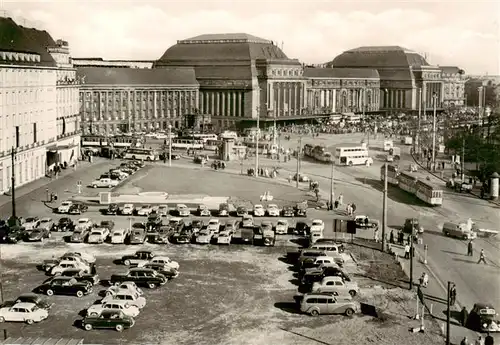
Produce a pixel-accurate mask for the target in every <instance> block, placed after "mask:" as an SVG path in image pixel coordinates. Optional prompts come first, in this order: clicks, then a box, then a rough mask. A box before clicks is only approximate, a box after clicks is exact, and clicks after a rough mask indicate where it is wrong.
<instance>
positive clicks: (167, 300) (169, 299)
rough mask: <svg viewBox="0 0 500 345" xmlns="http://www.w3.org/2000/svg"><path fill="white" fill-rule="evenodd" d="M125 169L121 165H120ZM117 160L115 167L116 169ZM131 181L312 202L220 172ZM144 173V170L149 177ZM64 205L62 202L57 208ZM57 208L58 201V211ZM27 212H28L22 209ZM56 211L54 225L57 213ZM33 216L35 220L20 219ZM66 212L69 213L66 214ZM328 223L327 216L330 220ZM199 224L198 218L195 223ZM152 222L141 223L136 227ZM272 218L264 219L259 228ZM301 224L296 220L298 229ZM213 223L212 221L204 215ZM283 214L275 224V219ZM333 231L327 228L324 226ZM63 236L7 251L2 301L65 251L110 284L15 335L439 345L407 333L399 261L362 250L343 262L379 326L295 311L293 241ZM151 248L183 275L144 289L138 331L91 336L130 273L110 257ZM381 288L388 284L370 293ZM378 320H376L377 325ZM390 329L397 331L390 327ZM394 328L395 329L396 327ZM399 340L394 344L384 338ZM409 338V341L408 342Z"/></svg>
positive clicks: (114, 340) (12, 331)
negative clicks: (98, 313)
mask: <svg viewBox="0 0 500 345" xmlns="http://www.w3.org/2000/svg"><path fill="white" fill-rule="evenodd" d="M118 164H119V163H118ZM118 164H117V165H118ZM146 169H147V170H144V171H143V172H141V170H140V171H139V172H138V173H136V174H134V175H133V176H132V177H130V178H129V179H127V180H126V182H125V183H123V184H122V185H121V186H120V187H118V190H119V192H120V193H132V192H135V193H137V192H145V191H159V190H161V191H168V192H169V194H183V195H199V194H205V195H212V196H213V195H217V196H222V195H224V196H230V197H232V198H233V200H235V202H236V203H237V202H245V203H249V204H255V203H260V202H259V196H260V195H261V194H262V192H263V191H266V190H269V191H270V192H271V193H272V194H273V195H274V197H275V200H274V201H273V202H275V203H277V204H278V205H280V206H281V207H282V206H283V205H285V204H293V203H294V202H297V201H302V200H304V198H307V197H308V196H307V195H305V193H304V192H303V191H300V190H297V189H295V188H293V187H290V186H282V185H275V184H270V183H269V182H268V181H266V180H264V181H261V182H255V180H254V179H249V178H248V177H244V176H234V175H230V174H225V173H223V172H213V171H199V170H189V169H181V168H170V169H167V168H164V167H159V166H154V167H150V168H146ZM146 172H147V174H146ZM60 201H62V200H59V202H60ZM58 204H59V203H53V205H51V206H53V207H56V206H57V205H58ZM25 209H26V208H25ZM99 209H100V207H90V208H89V211H88V212H87V213H85V214H83V215H82V216H71V218H73V219H77V218H79V217H89V218H91V219H92V220H93V221H94V222H100V221H101V220H104V219H108V220H113V221H114V222H115V228H119V227H127V226H128V224H129V222H130V220H129V219H128V218H129V217H127V216H103V215H102V214H101V213H100V211H99ZM45 212H46V213H44V214H36V215H37V216H40V217H42V216H47V215H51V216H52V217H53V218H54V219H55V220H56V219H58V218H59V217H60V216H59V215H55V214H51V213H50V210H49V208H46V211H45ZM322 212H323V211H316V210H310V217H309V219H308V221H309V222H310V220H311V218H322V219H325V220H326V215H325V214H324V213H322ZM23 216H25V217H26V216H28V215H23ZM61 216H62V215H61ZM328 217H329V216H328ZM190 218H194V217H190ZM138 219H143V221H145V217H142V218H141V217H137V216H135V217H134V222H135V221H139V220H138ZM261 219H262V220H264V219H269V218H260V219H258V222H260V221H261ZM299 219H300V220H303V219H304V218H297V219H290V221H291V223H292V224H293V222H295V221H296V220H299ZM205 220H207V218H205ZM275 221H276V218H273V222H275ZM327 228H328V226H327ZM65 235H67V234H64V233H53V236H52V238H51V239H50V240H48V241H46V242H45V243H43V244H40V243H25V242H20V243H18V244H15V245H3V244H2V245H0V246H1V248H0V252H1V256H0V258H1V260H0V270H1V271H2V276H1V277H2V286H3V297H4V300H11V299H15V298H16V297H17V296H18V295H19V294H20V293H25V292H29V291H31V290H32V289H34V288H35V287H37V286H38V285H39V284H40V283H42V282H43V281H44V280H45V279H47V277H46V276H45V274H44V272H41V271H38V270H37V268H36V266H37V265H39V264H41V263H42V261H43V260H44V259H50V258H53V257H59V256H61V255H62V254H64V253H65V252H68V251H72V250H74V251H85V252H88V253H90V254H93V255H95V256H96V257H97V273H98V274H99V277H100V278H101V279H102V280H103V281H102V284H99V285H97V286H96V287H95V289H94V292H93V293H92V294H91V295H89V296H85V297H83V298H81V299H79V298H76V297H66V296H52V297H50V300H51V301H53V302H54V303H55V305H54V307H53V309H52V310H51V311H50V315H49V318H48V319H47V320H45V321H43V322H42V323H40V324H34V325H25V324H15V323H5V324H3V327H4V328H5V329H6V330H7V334H8V336H10V337H19V336H24V337H52V338H54V337H66V338H85V339H86V342H87V343H101V344H124V343H127V344H144V343H155V344H192V343H200V344H214V343H218V344H252V345H253V344H270V343H282V344H304V345H305V344H311V342H312V340H311V338H312V339H315V340H319V341H322V342H325V343H329V344H334V343H343V342H344V343H345V342H347V341H348V340H347V339H349V342H352V343H364V342H367V341H369V342H371V343H378V344H384V345H386V344H392V343H397V342H399V343H401V342H405V343H406V344H421V345H426V344H433V343H435V342H436V340H437V339H438V336H437V331H436V332H435V333H433V332H434V331H433V328H432V327H431V325H428V329H429V330H430V332H428V334H426V335H422V336H420V337H419V338H416V337H415V336H410V335H408V334H407V326H408V322H407V314H408V313H409V314H411V313H412V310H413V308H414V300H413V299H414V296H411V295H409V294H408V293H407V292H405V291H403V290H401V289H397V288H396V289H394V285H400V284H401V285H404V284H405V282H404V280H405V276H404V274H403V273H402V271H401V269H400V267H399V266H398V265H397V264H396V263H395V262H394V260H393V259H392V258H391V257H390V256H389V255H386V254H383V253H380V252H379V251H375V250H372V249H370V248H367V247H365V246H364V245H363V244H361V245H353V246H347V252H349V253H352V254H353V257H354V259H355V260H356V262H354V261H352V262H350V263H349V264H348V265H346V268H345V270H346V272H348V273H349V274H351V275H352V276H353V278H354V279H355V280H356V281H357V282H358V284H359V286H360V288H361V291H360V295H359V297H357V298H359V299H360V300H363V301H367V302H372V303H373V304H375V305H377V306H380V307H381V308H383V310H384V313H385V314H386V315H390V317H384V318H380V320H379V321H380V322H374V318H372V317H370V316H359V315H358V316H356V315H355V316H354V317H352V318H347V317H345V316H342V315H338V316H321V317H319V318H313V317H309V316H307V315H303V314H300V313H298V312H297V310H296V308H295V307H294V304H293V296H294V294H295V293H296V292H297V285H295V284H296V277H295V276H294V273H295V272H294V271H293V270H292V269H291V266H290V265H289V264H288V263H287V262H286V260H285V259H284V258H285V256H286V252H287V251H288V250H291V249H293V248H296V247H297V244H296V243H297V241H296V240H295V238H294V236H291V235H283V236H279V237H278V241H277V243H276V246H275V247H255V246H250V245H236V244H232V245H230V246H217V245H194V244H187V245H173V244H166V245H154V244H149V243H146V244H144V245H135V246H134V245H111V244H100V245H90V244H85V243H83V244H73V243H65V242H64V241H63V236H65ZM141 249H147V250H153V251H155V252H157V253H158V254H163V255H167V256H168V257H170V258H171V259H172V260H175V261H177V262H179V264H180V270H179V271H180V275H179V276H178V277H177V278H175V279H173V280H171V281H169V282H168V283H167V284H166V285H165V286H163V287H161V288H159V289H155V290H147V289H146V290H145V297H146V299H147V305H146V307H145V308H144V309H143V310H142V311H141V314H140V315H139V316H138V317H137V319H136V324H135V326H134V327H133V328H132V329H130V330H126V331H124V332H123V333H118V332H115V331H112V330H109V331H107V330H102V331H101V330H94V331H90V332H87V331H84V330H82V329H81V328H80V327H78V322H77V321H78V320H80V319H81V318H82V316H81V315H83V313H84V310H85V309H86V308H87V307H88V306H90V305H91V304H93V303H94V302H95V301H96V300H97V299H99V298H100V297H99V291H100V290H103V289H106V281H107V279H109V278H110V276H111V274H113V273H120V272H125V271H126V270H127V267H125V266H122V265H117V264H115V263H114V262H113V261H114V260H115V259H118V258H120V257H121V256H122V255H125V254H131V253H134V252H135V251H137V250H141ZM374 285H378V286H381V288H380V289H373V288H372V287H373V286H374ZM377 320H378V319H377ZM388 326H391V327H390V328H389V327H388ZM389 329H390V330H389ZM396 335H397V339H398V341H397V342H392V341H385V340H384V339H389V338H388V337H389V336H391V338H390V339H392V336H394V337H395V336H396ZM405 335H407V336H405Z"/></svg>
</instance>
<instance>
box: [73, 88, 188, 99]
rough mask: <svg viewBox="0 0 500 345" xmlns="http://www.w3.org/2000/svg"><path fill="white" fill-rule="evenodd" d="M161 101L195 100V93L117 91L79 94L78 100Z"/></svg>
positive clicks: (83, 92) (82, 92)
mask: <svg viewBox="0 0 500 345" xmlns="http://www.w3.org/2000/svg"><path fill="white" fill-rule="evenodd" d="M155 96H156V99H162V100H168V99H171V100H174V99H193V100H195V99H196V91H175V90H171V91H170V90H169V91H119V92H116V91H115V92H106V91H103V92H100V91H94V92H85V91H81V92H80V100H81V101H83V99H85V100H89V101H90V100H94V101H99V100H101V101H106V100H116V101H118V100H123V99H125V100H134V99H135V100H143V101H147V100H150V101H152V100H154V99H155Z"/></svg>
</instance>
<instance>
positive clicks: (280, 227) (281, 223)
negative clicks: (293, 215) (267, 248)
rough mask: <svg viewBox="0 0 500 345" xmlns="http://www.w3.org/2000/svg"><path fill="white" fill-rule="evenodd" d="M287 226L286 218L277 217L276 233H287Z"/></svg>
mask: <svg viewBox="0 0 500 345" xmlns="http://www.w3.org/2000/svg"><path fill="white" fill-rule="evenodd" d="M288 227H289V225H288V220H286V219H278V222H277V223H276V234H277V235H286V234H287V233H288Z"/></svg>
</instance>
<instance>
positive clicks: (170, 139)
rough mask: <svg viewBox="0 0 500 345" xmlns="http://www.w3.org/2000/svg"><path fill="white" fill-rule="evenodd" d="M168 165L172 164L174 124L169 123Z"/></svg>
mask: <svg viewBox="0 0 500 345" xmlns="http://www.w3.org/2000/svg"><path fill="white" fill-rule="evenodd" d="M168 166H169V167H171V166H172V125H171V124H168Z"/></svg>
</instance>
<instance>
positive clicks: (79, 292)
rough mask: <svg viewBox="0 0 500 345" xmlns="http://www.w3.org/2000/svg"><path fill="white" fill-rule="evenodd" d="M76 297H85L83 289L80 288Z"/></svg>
mask: <svg viewBox="0 0 500 345" xmlns="http://www.w3.org/2000/svg"><path fill="white" fill-rule="evenodd" d="M76 297H78V298H82V297H83V291H82V290H78V291H77V292H76Z"/></svg>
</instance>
